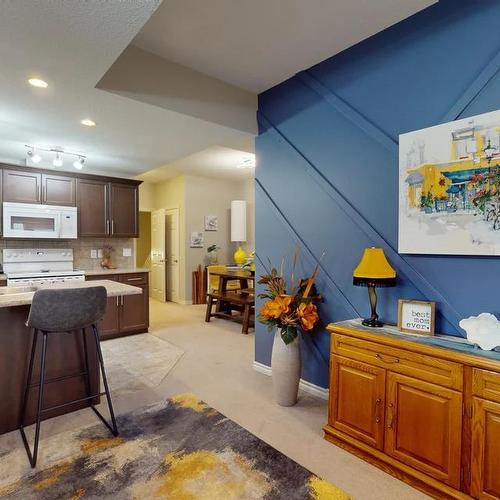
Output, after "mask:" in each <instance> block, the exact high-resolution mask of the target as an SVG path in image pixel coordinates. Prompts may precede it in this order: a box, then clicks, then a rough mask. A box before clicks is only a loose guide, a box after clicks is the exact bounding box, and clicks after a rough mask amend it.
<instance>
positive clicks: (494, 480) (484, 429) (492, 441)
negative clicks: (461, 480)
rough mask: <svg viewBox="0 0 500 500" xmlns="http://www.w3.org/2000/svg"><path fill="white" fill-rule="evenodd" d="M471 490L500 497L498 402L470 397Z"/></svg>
mask: <svg viewBox="0 0 500 500" xmlns="http://www.w3.org/2000/svg"><path fill="white" fill-rule="evenodd" d="M473 409H474V412H473V418H472V460H471V465H472V467H471V493H472V495H473V496H474V498H480V499H488V500H493V499H497V498H500V404H499V403H493V402H491V401H486V400H484V399H480V398H473Z"/></svg>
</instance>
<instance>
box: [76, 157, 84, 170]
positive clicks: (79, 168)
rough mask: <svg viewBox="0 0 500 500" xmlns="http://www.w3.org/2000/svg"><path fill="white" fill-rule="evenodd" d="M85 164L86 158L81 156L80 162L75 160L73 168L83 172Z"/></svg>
mask: <svg viewBox="0 0 500 500" xmlns="http://www.w3.org/2000/svg"><path fill="white" fill-rule="evenodd" d="M84 163H85V157H83V156H80V157H79V158H78V160H75V161H74V162H73V166H74V167H75V168H76V169H77V170H81V169H82V168H83V164H84Z"/></svg>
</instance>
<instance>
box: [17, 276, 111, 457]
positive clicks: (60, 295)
mask: <svg viewBox="0 0 500 500" xmlns="http://www.w3.org/2000/svg"><path fill="white" fill-rule="evenodd" d="M106 302H107V293H106V288H104V287H103V286H96V287H90V288H73V289H67V288H66V289H62V290H61V289H59V290H58V289H52V290H51V289H43V290H37V291H36V292H35V294H34V295H33V301H32V304H31V308H30V313H29V316H28V321H27V322H26V326H29V327H31V328H33V344H32V347H31V356H30V362H29V368H28V379H27V381H26V387H25V390H24V400H23V406H22V410H21V425H20V427H19V430H20V432H21V437H22V439H23V443H24V447H25V448H26V452H27V454H28V458H29V461H30V464H31V467H35V466H36V460H37V455H38V441H39V438H40V423H41V419H42V415H43V414H44V413H46V412H49V411H52V410H55V409H59V408H63V407H65V406H69V405H72V404H75V403H79V402H83V401H88V400H92V399H95V398H97V397H99V396H103V395H106V399H107V402H108V407H109V413H110V415H111V425H110V424H109V423H108V422H107V421H106V419H105V418H104V417H103V416H102V415H101V413H100V412H99V411H98V410H97V409H96V408H95V406H94V404H93V403H91V404H90V406H91V408H92V410H94V412H95V414H96V415H97V416H98V417H99V418H100V419H101V421H102V422H103V423H104V424H105V425H106V427H107V428H108V429H109V430H110V431H111V432H112V434H113V435H114V436H117V435H118V428H117V426H116V420H115V414H114V411H113V404H112V402H111V395H110V393H109V387H108V381H107V378H106V371H105V369H104V362H103V359H102V352H101V346H100V342H99V334H98V331H97V327H96V324H97V322H98V321H99V320H101V319H102V318H103V316H104V313H105V312H106ZM85 328H91V329H92V332H93V335H94V339H95V344H96V350H97V356H98V360H99V365H100V368H101V375H102V380H103V384H104V392H99V393H97V394H90V371H89V357H88V349H87V339H86V335H85ZM40 333H41V334H42V335H43V341H42V357H41V363H40V378H39V384H38V406H37V412H36V428H35V443H34V448H33V453H31V450H30V446H29V444H28V440H27V438H26V434H25V432H24V421H25V418H26V408H27V402H28V395H29V389H30V387H32V385H31V379H32V375H33V364H34V360H35V352H36V344H37V339H38V335H39V334H40ZM80 333H81V334H82V337H83V351H84V357H85V372H84V373H83V374H82V375H83V376H84V377H85V385H86V394H87V395H86V397H84V398H81V399H77V400H74V401H69V402H67V403H64V404H60V405H57V406H52V407H49V408H43V390H44V385H45V362H46V357H47V340H48V336H49V335H52V334H62V335H70V334H80ZM48 382H50V381H48ZM35 386H36V385H35Z"/></svg>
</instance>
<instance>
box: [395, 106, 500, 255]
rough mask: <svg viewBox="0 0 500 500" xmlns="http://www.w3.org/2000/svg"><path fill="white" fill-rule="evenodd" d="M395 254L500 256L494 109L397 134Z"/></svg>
mask: <svg viewBox="0 0 500 500" xmlns="http://www.w3.org/2000/svg"><path fill="white" fill-rule="evenodd" d="M398 239H399V252H400V253H413V254H445V255H500V111H493V112H491V113H484V114H482V115H476V116H473V117H471V118H465V119H463V120H456V121H453V122H449V123H444V124H442V125H437V126H435V127H429V128H425V129H422V130H417V131H415V132H409V133H406V134H402V135H400V136H399V238H398Z"/></svg>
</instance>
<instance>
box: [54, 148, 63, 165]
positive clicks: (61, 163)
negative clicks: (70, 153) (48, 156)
mask: <svg viewBox="0 0 500 500" xmlns="http://www.w3.org/2000/svg"><path fill="white" fill-rule="evenodd" d="M52 165H54V167H62V166H63V161H62V158H61V157H60V156H59V151H56V157H55V158H54V161H53V162H52Z"/></svg>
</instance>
